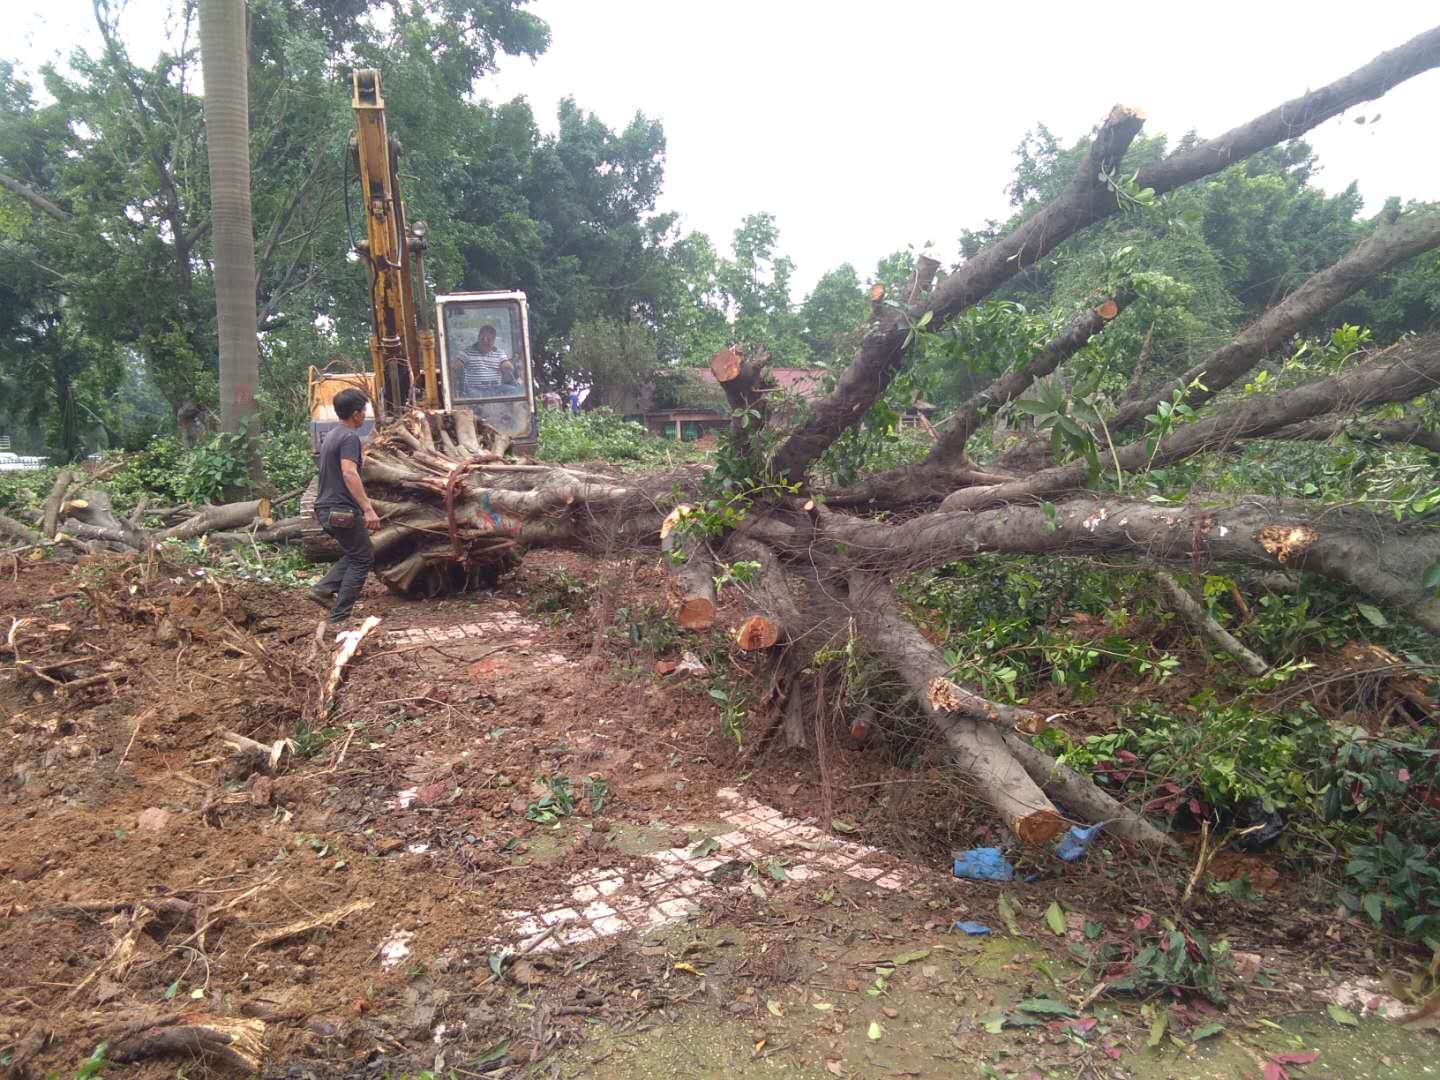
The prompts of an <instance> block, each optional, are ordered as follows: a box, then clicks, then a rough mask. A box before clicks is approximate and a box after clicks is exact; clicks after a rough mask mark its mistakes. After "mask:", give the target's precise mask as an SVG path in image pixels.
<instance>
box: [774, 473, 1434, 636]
mask: <svg viewBox="0 0 1440 1080" xmlns="http://www.w3.org/2000/svg"><path fill="white" fill-rule="evenodd" d="M1046 510H1047V508H1046V507H1043V506H1037V505H1012V506H1004V507H1000V508H997V509H994V510H989V511H986V512H983V513H966V512H959V513H945V512H936V513H931V514H924V515H922V516H920V517H916V518H911V519H910V520H909V521H906V522H904V523H902V524H899V525H888V524H884V523H882V522H875V521H865V520H861V519H859V518H852V517H848V516H846V515H842V514H830V515H827V517H826V519H825V521H824V524H823V528H822V532H821V534H820V535H819V536H816V537H813V538H812V537H803V538H800V543H799V544H798V546H797V548H796V550H795V551H794V554H796V555H801V554H806V555H809V554H811V553H815V554H817V555H820V554H824V553H826V552H843V557H844V558H846V559H847V560H849V561H851V562H852V563H858V564H860V565H863V566H866V567H869V568H870V569H873V570H875V571H877V572H898V571H901V570H905V569H915V568H919V567H924V566H939V565H942V564H944V563H946V562H951V561H953V560H955V559H963V558H968V557H970V556H972V555H978V554H981V553H996V554H1008V555H1093V554H1100V553H1103V552H1112V553H1113V552H1123V553H1131V554H1136V555H1144V556H1145V557H1147V558H1150V559H1153V560H1158V561H1161V562H1173V563H1181V564H1187V565H1196V564H1200V565H1209V564H1211V563H1214V562H1231V563H1239V564H1243V565H1247V566H1254V567H1257V568H1259V569H1261V570H1297V569H1304V570H1310V571H1313V572H1315V573H1318V574H1320V575H1321V576H1322V577H1326V578H1329V579H1330V580H1331V581H1335V582H1338V583H1339V584H1342V585H1346V586H1349V587H1351V588H1353V589H1355V590H1356V591H1357V592H1360V593H1364V594H1365V595H1367V596H1369V597H1371V598H1373V599H1376V600H1379V601H1381V602H1382V603H1386V604H1390V605H1393V606H1394V607H1395V608H1397V609H1398V610H1400V611H1403V612H1405V613H1406V614H1408V615H1409V616H1410V617H1411V618H1413V619H1414V620H1415V621H1416V622H1418V623H1419V624H1420V625H1422V626H1424V627H1426V628H1427V629H1430V630H1434V631H1437V632H1440V599H1436V597H1435V596H1434V595H1432V591H1431V590H1428V589H1425V588H1424V587H1423V586H1422V584H1421V582H1422V581H1423V579H1424V576H1425V571H1426V570H1427V569H1428V568H1429V566H1430V565H1431V564H1432V563H1434V562H1435V561H1436V560H1437V559H1440V529H1434V528H1429V527H1426V526H1425V525H1422V524H1416V525H1408V526H1398V525H1396V524H1395V522H1394V521H1393V519H1391V518H1389V517H1385V516H1381V515H1378V514H1371V513H1368V512H1365V511H1359V510H1342V509H1330V510H1323V509H1317V508H1315V507H1313V506H1310V505H1308V504H1305V503H1302V502H1300V501H1298V500H1277V499H1261V498H1258V497H1256V498H1251V499H1247V500H1245V501H1243V502H1239V503H1237V504H1235V505H1231V506H1213V507H1205V506H1199V505H1194V504H1187V505H1183V506H1165V505H1155V504H1153V503H1144V502H1138V501H1130V500H1126V499H1075V500H1072V501H1069V502H1066V503H1063V504H1061V505H1060V506H1058V507H1051V508H1049V510H1050V512H1049V513H1047V512H1046ZM758 531H759V532H761V533H763V534H764V535H765V537H766V539H767V540H768V542H770V543H771V544H772V545H775V546H777V547H784V546H786V543H787V541H786V532H787V526H786V525H785V524H784V523H782V522H776V521H771V522H768V523H765V524H763V525H761V526H760V528H759V530H758ZM790 534H791V536H798V530H793V529H791V530H790ZM791 542H792V543H793V542H794V541H791ZM837 557H838V556H837Z"/></svg>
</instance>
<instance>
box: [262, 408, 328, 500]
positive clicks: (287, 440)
mask: <svg viewBox="0 0 1440 1080" xmlns="http://www.w3.org/2000/svg"><path fill="white" fill-rule="evenodd" d="M256 442H257V443H258V444H259V447H260V463H261V465H262V466H263V467H264V469H265V479H266V481H268V482H269V484H270V486H271V487H273V488H274V489H275V490H276V491H277V492H279V493H281V494H284V493H286V492H289V491H295V490H297V489H299V488H303V487H305V486H306V485H307V484H309V483H310V481H311V480H313V479H314V477H315V454H314V452H313V451H312V450H311V449H310V432H309V431H308V430H307V428H306V426H305V425H302V424H297V425H294V426H293V427H282V428H279V429H278V430H274V431H268V430H267V431H265V432H264V433H262V434H261V435H260V436H259V437H258V438H257V439H256Z"/></svg>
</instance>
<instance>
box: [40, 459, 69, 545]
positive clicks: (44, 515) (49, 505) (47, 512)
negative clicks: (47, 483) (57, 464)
mask: <svg viewBox="0 0 1440 1080" xmlns="http://www.w3.org/2000/svg"><path fill="white" fill-rule="evenodd" d="M73 478H74V475H73V474H72V473H71V472H70V470H69V469H61V470H60V475H58V476H56V477H55V484H54V486H53V487H51V488H50V495H49V497H48V498H47V499H46V500H45V505H44V507H43V508H42V510H41V512H40V532H41V535H43V536H47V537H49V536H54V535H55V529H56V527H57V526H59V524H60V507H61V505H62V504H63V503H64V502H65V493H66V492H67V491H69V490H70V482H71V480H72V479H73Z"/></svg>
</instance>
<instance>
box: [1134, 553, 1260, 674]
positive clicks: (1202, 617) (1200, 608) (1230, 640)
mask: <svg viewBox="0 0 1440 1080" xmlns="http://www.w3.org/2000/svg"><path fill="white" fill-rule="evenodd" d="M1155 579H1156V580H1157V581H1159V582H1160V586H1161V588H1163V589H1164V590H1165V595H1166V597H1168V598H1169V600H1170V606H1171V607H1173V608H1174V609H1175V610H1176V611H1178V612H1179V613H1180V614H1181V615H1183V616H1184V617H1185V618H1186V619H1187V620H1188V621H1189V622H1190V624H1191V625H1192V626H1194V627H1195V628H1196V629H1197V630H1199V631H1200V632H1201V633H1202V634H1204V635H1205V636H1206V637H1207V638H1209V639H1210V641H1211V643H1212V644H1214V645H1215V646H1216V647H1217V648H1219V649H1220V651H1221V652H1224V653H1227V654H1228V655H1230V656H1233V657H1234V658H1235V660H1236V661H1237V662H1238V663H1239V664H1240V666H1241V667H1242V668H1244V669H1245V671H1246V672H1247V673H1248V674H1250V675H1253V676H1255V677H1256V678H1257V679H1258V678H1259V677H1260V676H1262V675H1264V674H1265V673H1266V672H1268V671H1269V670H1270V665H1269V664H1267V663H1266V662H1265V661H1264V660H1262V659H1261V658H1260V657H1259V656H1257V655H1256V654H1255V653H1253V652H1251V651H1250V650H1249V649H1247V648H1246V647H1245V645H1244V643H1243V642H1242V641H1241V640H1240V639H1239V638H1237V637H1236V636H1235V635H1234V634H1232V633H1230V631H1229V630H1226V629H1225V628H1224V627H1223V626H1221V625H1220V624H1219V623H1218V622H1216V621H1215V620H1214V619H1213V618H1212V617H1211V616H1210V614H1209V612H1207V611H1206V610H1205V607H1204V605H1202V604H1201V603H1200V602H1199V601H1198V600H1196V599H1195V598H1194V597H1193V596H1191V595H1190V593H1189V592H1187V591H1186V589H1185V587H1184V586H1183V585H1181V584H1180V582H1178V581H1176V580H1175V578H1174V575H1172V574H1168V573H1166V572H1165V571H1164V570H1162V571H1160V572H1159V573H1158V574H1156V575H1155Z"/></svg>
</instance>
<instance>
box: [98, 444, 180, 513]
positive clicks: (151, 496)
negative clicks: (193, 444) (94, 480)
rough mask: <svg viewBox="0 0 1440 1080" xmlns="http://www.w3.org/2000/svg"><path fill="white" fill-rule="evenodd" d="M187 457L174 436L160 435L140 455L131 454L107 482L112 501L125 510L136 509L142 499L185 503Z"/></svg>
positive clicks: (168, 504)
mask: <svg viewBox="0 0 1440 1080" xmlns="http://www.w3.org/2000/svg"><path fill="white" fill-rule="evenodd" d="M185 454H186V451H185V448H184V447H183V446H181V445H180V440H179V439H177V438H176V437H175V436H173V435H157V436H155V437H154V438H152V439H151V440H150V442H149V443H148V444H147V445H146V447H145V449H143V450H141V451H140V452H139V453H138V454H127V455H126V456H125V464H124V465H123V466H121V468H120V469H119V471H118V472H116V473H114V474H113V475H112V476H111V477H110V478H109V479H108V480H107V481H106V482H105V490H106V491H108V492H109V493H110V500H111V502H112V503H114V505H115V507H116V508H117V509H119V510H125V511H128V510H131V509H133V508H134V507H135V504H136V503H137V502H139V500H140V499H141V498H142V497H144V498H146V499H148V500H149V501H150V502H151V503H152V504H153V505H160V506H173V505H177V504H179V503H183V502H185V501H186V495H185V484H184V482H183V480H182V476H183V462H184V459H185Z"/></svg>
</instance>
